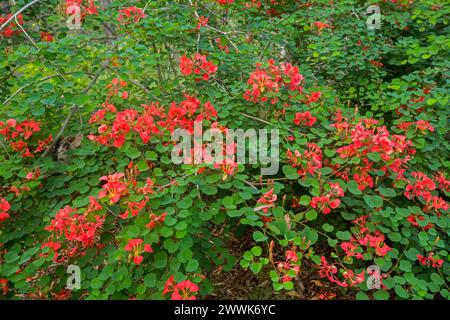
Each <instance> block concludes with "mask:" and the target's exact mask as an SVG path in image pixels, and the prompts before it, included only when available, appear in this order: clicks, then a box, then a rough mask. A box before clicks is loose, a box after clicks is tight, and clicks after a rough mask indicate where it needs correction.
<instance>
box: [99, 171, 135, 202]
mask: <svg viewBox="0 0 450 320" xmlns="http://www.w3.org/2000/svg"><path fill="white" fill-rule="evenodd" d="M100 180H101V181H102V180H103V181H106V183H105V184H104V185H103V186H102V188H103V190H101V191H100V192H99V193H98V198H99V199H102V198H104V197H108V198H109V201H110V203H111V204H113V203H116V202H118V201H119V200H120V198H121V197H123V196H124V195H126V194H128V188H127V185H126V183H125V181H124V174H123V173H121V172H119V173H114V174H112V175H109V176H103V177H101V178H100Z"/></svg>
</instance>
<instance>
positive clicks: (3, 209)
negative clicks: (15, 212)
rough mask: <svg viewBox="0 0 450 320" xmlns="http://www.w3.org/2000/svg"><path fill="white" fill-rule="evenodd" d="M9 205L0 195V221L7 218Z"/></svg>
mask: <svg viewBox="0 0 450 320" xmlns="http://www.w3.org/2000/svg"><path fill="white" fill-rule="evenodd" d="M10 208H11V205H10V204H9V202H8V201H6V199H5V198H2V197H0V223H1V222H3V221H6V220H8V219H9V214H8V211H9V209H10Z"/></svg>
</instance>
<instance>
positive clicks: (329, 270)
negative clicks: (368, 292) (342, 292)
mask: <svg viewBox="0 0 450 320" xmlns="http://www.w3.org/2000/svg"><path fill="white" fill-rule="evenodd" d="M320 260H321V264H320V266H319V276H320V277H321V278H328V280H330V281H331V282H333V283H336V284H337V285H338V286H341V287H344V288H346V287H353V286H356V285H358V284H360V283H361V282H363V281H364V273H365V272H364V270H363V271H361V272H360V273H359V274H355V272H354V271H352V270H348V269H345V270H344V272H342V276H343V278H344V280H343V281H341V280H339V279H338V278H337V272H338V268H337V267H336V266H335V265H334V264H328V262H327V260H326V258H325V257H324V256H322V257H321V258H320Z"/></svg>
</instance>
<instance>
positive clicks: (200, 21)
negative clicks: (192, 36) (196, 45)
mask: <svg viewBox="0 0 450 320" xmlns="http://www.w3.org/2000/svg"><path fill="white" fill-rule="evenodd" d="M206 25H208V18H206V17H204V16H200V17H198V24H197V30H200V29H201V27H206Z"/></svg>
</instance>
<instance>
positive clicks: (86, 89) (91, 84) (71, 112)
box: [41, 60, 109, 158]
mask: <svg viewBox="0 0 450 320" xmlns="http://www.w3.org/2000/svg"><path fill="white" fill-rule="evenodd" d="M108 64H109V60H108V61H107V62H106V63H105V64H104V65H103V67H102V68H100V69H99V70H98V71H97V73H96V74H95V76H94V78H93V79H92V80H91V82H90V83H89V84H88V85H87V86H86V87H85V88H84V89H83V91H81V94H82V95H84V94H86V93H88V92H89V90H91V88H92V87H93V86H94V84H95V82H97V79H98V77H99V76H100V73H101V72H102V71H103V70H104V69H106V67H107V66H108ZM77 110H78V106H77V105H76V104H73V105H72V107H71V108H70V112H69V114H68V115H67V117H66V119H65V120H64V122H63V124H62V126H61V129H59V132H58V134H57V135H56V137H55V139H54V140H53V142H52V144H51V145H50V146H49V147H48V148H47V150H45V152H44V153H42V155H41V158H43V157H45V156H46V155H47V154H48V153H49V152H50V150H51V149H52V148H53V147H54V146H55V144H56V143H57V142H58V140H59V139H60V138H61V136H62V135H63V133H64V131H65V130H66V128H67V125H68V124H69V122H70V119H71V118H72V116H73V115H74V113H75V112H76V111H77Z"/></svg>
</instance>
